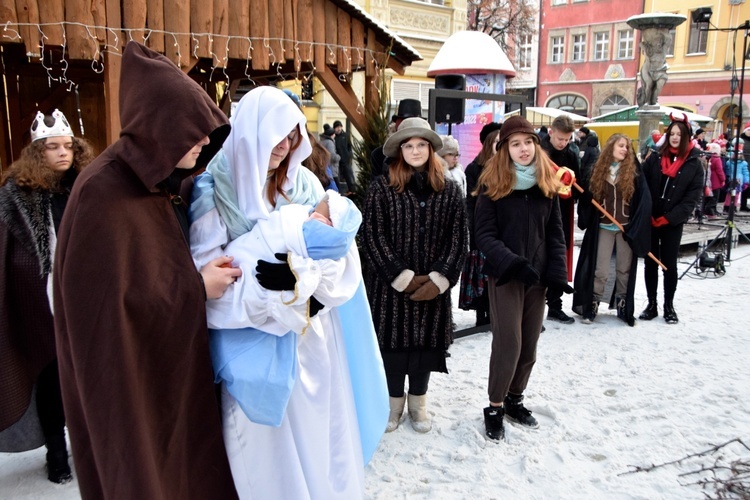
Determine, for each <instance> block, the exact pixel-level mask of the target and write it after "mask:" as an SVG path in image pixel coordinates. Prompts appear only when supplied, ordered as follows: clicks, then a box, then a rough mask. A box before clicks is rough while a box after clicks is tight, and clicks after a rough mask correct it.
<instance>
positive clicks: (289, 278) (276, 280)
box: [255, 253, 297, 292]
mask: <svg viewBox="0 0 750 500" xmlns="http://www.w3.org/2000/svg"><path fill="white" fill-rule="evenodd" d="M274 257H276V258H277V259H278V260H281V261H283V263H281V264H273V263H271V262H266V261H265V260H259V261H258V265H257V266H255V270H256V271H257V272H258V274H257V275H256V278H257V279H258V283H260V286H262V287H263V288H265V289H266V290H274V291H277V292H280V291H282V290H294V285H296V284H297V278H296V277H295V276H294V273H292V269H291V268H290V267H289V262H287V260H286V254H283V253H277V254H274Z"/></svg>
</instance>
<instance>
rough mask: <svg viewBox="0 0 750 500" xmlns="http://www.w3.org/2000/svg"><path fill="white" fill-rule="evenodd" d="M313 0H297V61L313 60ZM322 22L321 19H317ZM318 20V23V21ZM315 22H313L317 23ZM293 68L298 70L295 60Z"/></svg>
mask: <svg viewBox="0 0 750 500" xmlns="http://www.w3.org/2000/svg"><path fill="white" fill-rule="evenodd" d="M313 19H315V17H313V0H297V40H298V41H299V43H298V45H297V46H298V47H299V63H303V62H311V61H312V60H313V51H312V43H311V42H312V41H313V40H314V38H313V24H314V23H313ZM319 22H322V21H319ZM319 22H318V23H319ZM318 23H315V24H318ZM294 66H295V69H297V70H298V71H299V66H300V65H299V64H297V63H296V62H295V65H294Z"/></svg>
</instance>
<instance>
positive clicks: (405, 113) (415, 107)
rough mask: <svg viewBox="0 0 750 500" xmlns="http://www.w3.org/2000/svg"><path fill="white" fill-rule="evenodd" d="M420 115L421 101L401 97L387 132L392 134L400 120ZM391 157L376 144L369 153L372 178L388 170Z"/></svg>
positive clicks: (419, 116)
mask: <svg viewBox="0 0 750 500" xmlns="http://www.w3.org/2000/svg"><path fill="white" fill-rule="evenodd" d="M421 117H422V103H421V102H419V100H417V99H402V100H401V101H400V102H399V103H398V111H396V114H395V115H393V116H392V117H391V123H390V124H389V125H388V133H389V134H393V133H395V132H396V131H397V130H398V127H399V125H401V122H402V121H404V120H406V119H407V118H421ZM392 161H393V158H388V157H387V156H386V155H385V154H384V153H383V147H382V146H378V147H377V148H375V149H373V150H372V153H370V163H371V164H372V172H370V174H371V176H372V178H373V179H375V178H376V177H378V176H381V175H385V174H386V172H388V166H389V165H390V164H391V163H392Z"/></svg>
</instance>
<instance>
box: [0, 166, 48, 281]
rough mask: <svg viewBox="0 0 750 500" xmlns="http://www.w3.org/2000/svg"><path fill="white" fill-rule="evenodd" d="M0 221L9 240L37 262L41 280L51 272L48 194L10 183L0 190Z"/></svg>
mask: <svg viewBox="0 0 750 500" xmlns="http://www.w3.org/2000/svg"><path fill="white" fill-rule="evenodd" d="M0 220H1V221H2V222H3V223H4V224H5V225H6V226H8V229H9V231H10V232H11V234H13V236H14V237H15V238H16V239H17V240H18V241H19V242H20V243H21V244H22V245H23V246H24V247H25V248H26V249H27V250H28V251H29V252H31V253H33V254H34V255H36V256H37V258H38V259H39V268H40V270H41V275H42V277H44V276H47V275H48V274H49V273H50V272H51V270H52V258H51V255H50V235H49V231H50V227H51V226H52V212H51V209H50V196H49V193H46V192H44V191H39V190H34V191H26V190H23V189H21V188H19V187H18V186H17V185H16V184H15V183H14V182H13V181H9V182H8V183H7V184H5V185H4V186H2V187H0Z"/></svg>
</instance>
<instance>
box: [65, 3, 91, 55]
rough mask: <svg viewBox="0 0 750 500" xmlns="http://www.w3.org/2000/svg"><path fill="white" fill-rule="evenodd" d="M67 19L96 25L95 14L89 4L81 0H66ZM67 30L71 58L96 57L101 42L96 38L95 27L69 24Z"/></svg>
mask: <svg viewBox="0 0 750 500" xmlns="http://www.w3.org/2000/svg"><path fill="white" fill-rule="evenodd" d="M65 20H66V21H68V22H73V23H82V24H84V25H86V26H94V16H93V15H92V14H91V10H90V9H89V5H88V4H87V3H86V2H81V1H80V0H65ZM66 32H67V33H66V35H67V36H66V39H67V41H68V57H69V58H70V59H83V60H91V59H94V55H96V54H97V52H98V45H99V43H98V41H97V40H96V38H95V37H96V32H95V30H94V29H93V28H89V29H88V30H87V29H86V28H84V27H81V26H68V27H67V29H66Z"/></svg>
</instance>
